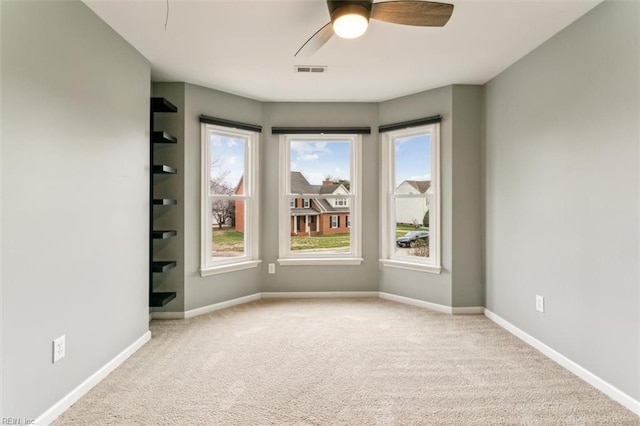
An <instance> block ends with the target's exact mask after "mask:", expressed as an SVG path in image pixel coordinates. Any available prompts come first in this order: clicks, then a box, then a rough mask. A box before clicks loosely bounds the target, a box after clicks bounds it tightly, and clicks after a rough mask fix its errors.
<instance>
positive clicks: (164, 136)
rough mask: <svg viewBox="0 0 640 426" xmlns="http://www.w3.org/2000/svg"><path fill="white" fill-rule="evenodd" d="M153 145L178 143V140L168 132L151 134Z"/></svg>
mask: <svg viewBox="0 0 640 426" xmlns="http://www.w3.org/2000/svg"><path fill="white" fill-rule="evenodd" d="M151 143H178V139H177V138H176V137H175V136H173V135H171V134H169V133H167V132H151Z"/></svg>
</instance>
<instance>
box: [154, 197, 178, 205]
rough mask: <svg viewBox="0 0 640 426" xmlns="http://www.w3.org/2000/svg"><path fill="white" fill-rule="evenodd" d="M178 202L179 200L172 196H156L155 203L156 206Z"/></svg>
mask: <svg viewBox="0 0 640 426" xmlns="http://www.w3.org/2000/svg"><path fill="white" fill-rule="evenodd" d="M176 204H178V200H174V199H172V198H154V199H153V205H154V206H175V205H176Z"/></svg>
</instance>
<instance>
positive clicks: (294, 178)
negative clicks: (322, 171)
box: [291, 172, 341, 194]
mask: <svg viewBox="0 0 640 426" xmlns="http://www.w3.org/2000/svg"><path fill="white" fill-rule="evenodd" d="M340 186H341V185H340V184H339V183H334V184H331V185H311V184H310V183H309V181H308V180H307V179H306V178H305V177H304V175H303V174H302V173H301V172H291V193H292V194H333V193H334V192H335V191H336V189H338V188H339V187H340Z"/></svg>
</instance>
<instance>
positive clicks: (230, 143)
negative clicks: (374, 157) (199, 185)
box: [211, 134, 431, 188]
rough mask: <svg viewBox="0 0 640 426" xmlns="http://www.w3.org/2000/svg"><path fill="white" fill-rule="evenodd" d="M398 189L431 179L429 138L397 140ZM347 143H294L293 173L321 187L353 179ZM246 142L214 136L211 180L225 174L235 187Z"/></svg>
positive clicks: (240, 174) (292, 156)
mask: <svg viewBox="0 0 640 426" xmlns="http://www.w3.org/2000/svg"><path fill="white" fill-rule="evenodd" d="M395 152H396V167H395V169H396V186H397V185H399V184H400V183H402V181H404V180H431V149H430V137H429V135H418V136H411V137H407V138H400V139H396V141H395ZM350 155H351V150H350V144H349V142H348V141H326V140H321V141H312V140H311V141H310V140H303V141H292V142H291V171H297V172H302V174H303V175H304V176H305V177H306V178H307V180H308V181H309V183H310V184H312V185H320V184H322V181H323V180H324V178H325V176H328V175H330V176H332V177H333V178H336V179H346V180H349V179H350ZM244 157H245V141H244V139H242V138H238V137H229V136H222V135H216V134H212V135H211V159H212V163H214V164H213V166H212V168H211V177H212V179H215V178H216V177H218V176H220V175H221V174H223V173H226V174H227V175H226V176H225V179H224V181H225V183H226V185H227V186H228V187H230V188H235V187H236V185H237V184H238V182H239V180H240V177H241V176H242V174H243V172H244Z"/></svg>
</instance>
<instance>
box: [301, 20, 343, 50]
mask: <svg viewBox="0 0 640 426" xmlns="http://www.w3.org/2000/svg"><path fill="white" fill-rule="evenodd" d="M333 34H334V32H333V25H331V22H329V23H328V24H327V25H325V26H324V27H322V28H320V29H319V30H318V31H316V33H315V34H314V35H312V36H311V37H310V38H309V40H307V41H306V42H305V43H304V44H303V45H302V47H301V48H300V49H298V51H297V52H296V54H295V55H293V56H311V55H313V54H314V53H316V52H317V51H318V49H320V48H321V47H322V46H324V44H325V43H326V42H328V41H329V39H330V38H331V37H332V36H333Z"/></svg>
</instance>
